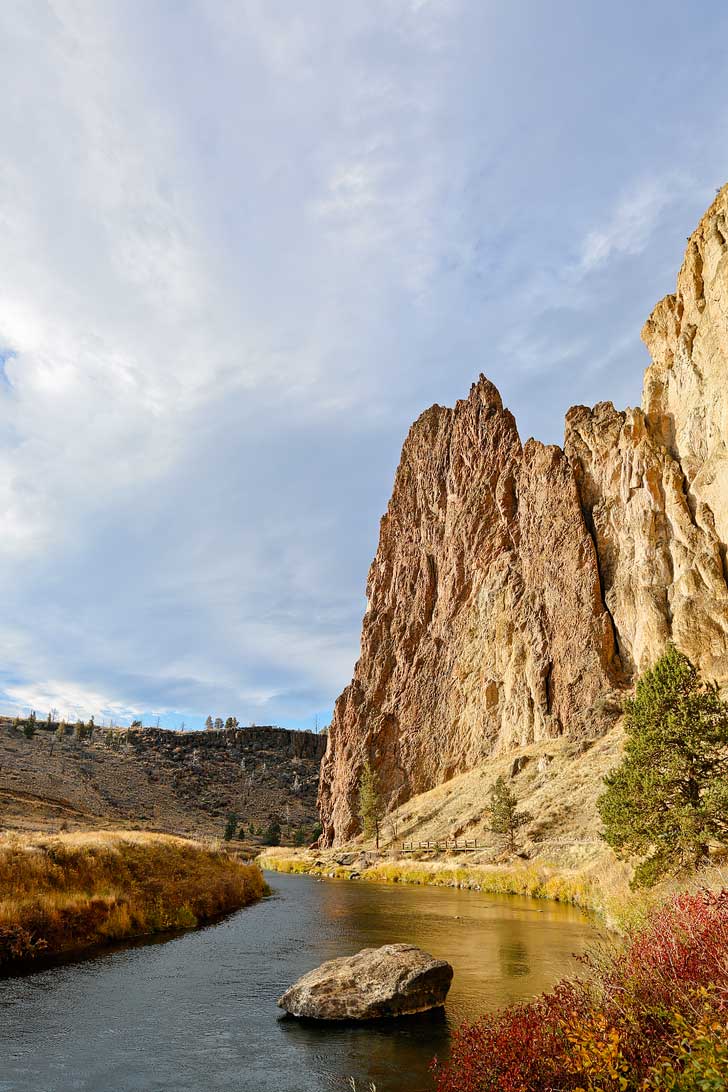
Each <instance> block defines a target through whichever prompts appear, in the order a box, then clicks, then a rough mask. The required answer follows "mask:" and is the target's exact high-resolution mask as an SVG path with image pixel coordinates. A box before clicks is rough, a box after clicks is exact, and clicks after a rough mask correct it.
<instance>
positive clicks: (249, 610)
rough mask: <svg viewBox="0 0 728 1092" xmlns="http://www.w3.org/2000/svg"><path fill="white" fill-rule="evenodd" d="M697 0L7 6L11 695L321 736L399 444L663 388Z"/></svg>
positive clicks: (71, 711) (2, 41) (703, 168)
mask: <svg viewBox="0 0 728 1092" xmlns="http://www.w3.org/2000/svg"><path fill="white" fill-rule="evenodd" d="M727 39H728V7H727V6H726V5H725V3H724V0H721V2H714V0H703V3H701V4H700V5H699V7H698V8H695V10H694V11H693V10H691V9H690V8H689V6H687V7H686V5H685V4H684V3H677V2H674V0H660V2H659V3H657V2H653V0H642V2H641V3H640V4H635V3H634V2H633V0H629V2H625V0H615V2H612V3H610V4H596V3H584V2H583V0H495V2H494V0H367V2H366V3H341V0H308V2H307V3H306V4H301V3H300V2H298V0H285V2H282V0H237V2H234V3H232V2H226V0H154V3H149V2H148V0H114V2H111V0H81V2H74V0H45V2H42V0H6V2H5V3H3V4H0V47H1V48H2V70H3V77H4V78H3V94H2V96H0V140H1V142H2V154H1V157H0V227H1V230H0V238H1V239H2V246H1V247H0V254H1V255H2V259H1V262H2V265H1V270H0V604H1V607H0V648H1V649H2V654H1V655H0V710H3V711H4V712H11V713H13V712H23V711H27V710H28V709H30V708H34V709H36V710H37V711H38V712H39V714H42V715H45V713H46V711H47V710H49V709H51V708H53V709H57V710H58V711H59V713H60V714H62V715H66V716H68V717H73V718H74V719H75V718H76V717H79V716H82V717H84V718H85V717H88V716H90V715H92V714H93V715H94V716H95V718H96V721H97V723H98V722H99V721H106V722H107V723H108V722H109V721H110V720H113V721H114V722H115V723H120V724H123V723H128V722H129V721H130V720H131V719H132V718H136V717H139V716H141V717H142V719H144V720H145V723H154V722H155V721H156V718H157V717H158V718H159V720H160V723H161V724H163V725H166V726H169V727H178V726H179V725H180V724H181V723H182V722H184V723H185V725H186V727H188V728H196V727H200V726H201V724H202V722H203V720H204V717H205V716H206V715H207V714H208V713H211V714H212V715H213V716H216V715H220V716H223V717H227V716H228V715H235V716H237V717H238V719H239V720H240V722H241V723H243V724H246V723H251V722H254V723H257V724H280V725H284V726H291V727H314V726H315V725H316V724H318V725H319V726H323V725H324V724H326V723H327V721H328V719H329V717H330V711H331V707H332V705H333V702H334V700H335V698H336V696H337V695H338V693H339V692H340V691H341V690H342V689H343V687H344V686H345V685H346V684H347V682H348V681H349V679H350V677H351V674H352V670H353V666H354V662H355V660H356V657H357V654H358V648H359V631H360V624H361V617H362V613H363V609H364V605H365V601H364V591H365V584H366V574H367V570H368V566H369V564H370V561H371V559H372V557H373V555H374V551H375V549H376V544H377V536H378V524H379V519H380V517H381V515H382V513H383V512H384V510H385V508H386V504H387V501H388V498H389V494H390V491H391V486H392V480H393V476H394V471H395V469H396V466H397V462H398V459H399V452H400V449H401V445H402V441H403V439H404V437H405V435H406V433H407V430H408V428H409V426H410V424H411V422H412V421H413V420H414V419H415V418H416V417H417V416H418V415H419V414H420V413H421V412H422V411H423V410H424V409H425V408H427V406H429V405H431V404H432V403H433V402H439V403H440V404H444V405H452V404H454V402H455V401H456V400H457V399H458V398H462V397H465V396H466V395H467V393H468V390H469V387H470V384H471V383H472V382H473V380H474V379H475V378H476V377H477V375H478V374H479V373H480V372H481V371H482V372H485V374H486V375H487V376H488V377H489V378H490V379H491V380H493V382H494V383H495V384H496V385H497V386H498V387H499V389H500V391H501V393H502V395H503V398H504V401H505V402H506V404H507V405H508V406H509V407H510V408H511V409H512V410H513V412H514V413H515V415H516V418H517V420H518V423H519V429H520V432H521V436H522V438H523V439H524V440H525V439H526V438H527V437H528V436H531V435H533V436H536V437H537V438H539V439H541V440H544V441H547V442H557V443H558V442H560V441H561V439H562V436H563V417H564V413H565V411H566V410H567V408H568V407H569V406H570V405H572V404H574V403H586V404H593V403H594V402H597V401H602V400H607V399H608V400H612V401H613V402H614V403H615V404H616V405H618V406H620V407H623V406H625V405H629V404H632V405H633V404H635V403H637V402H638V401H639V397H640V388H641V379H642V372H643V370H644V368H645V366H646V364H647V362H648V361H647V354H646V351H645V350H644V348H643V346H642V344H641V342H640V339H639V332H640V329H641V326H642V324H643V322H644V320H645V319H646V318H647V316H648V314H649V313H650V311H651V309H652V307H653V306H654V304H655V303H656V302H657V300H658V299H660V298H661V297H662V296H663V295H665V294H666V293H667V292H669V291H671V290H672V289H673V287H674V282H675V276H676V273H677V270H678V268H679V265H680V262H681V260H682V255H683V251H684V248H685V240H686V236H687V235H689V233H690V232H691V231H692V229H693V228H694V227H695V225H696V223H697V221H698V219H699V217H700V215H701V214H702V212H703V210H704V209H705V208H706V207H707V206H708V204H709V203H710V201H711V200H712V198H713V196H714V194H715V190H716V189H717V188H718V187H719V186H721V185H722V184H723V183H724V182H725V181H726V180H728V66H726V64H725V52H724V50H725V42H726V40H727Z"/></svg>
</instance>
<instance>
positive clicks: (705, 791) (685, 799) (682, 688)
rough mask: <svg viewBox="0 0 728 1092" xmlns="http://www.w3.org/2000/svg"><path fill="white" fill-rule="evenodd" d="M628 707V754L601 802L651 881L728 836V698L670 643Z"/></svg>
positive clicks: (610, 831) (622, 852)
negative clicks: (724, 698) (723, 699)
mask: <svg viewBox="0 0 728 1092" xmlns="http://www.w3.org/2000/svg"><path fill="white" fill-rule="evenodd" d="M624 711H625V714H626V731H627V741H626V744H625V750H624V759H623V760H622V763H621V765H620V766H618V767H617V768H616V769H614V770H612V771H611V772H610V773H609V774H608V775H607V777H606V778H605V783H606V786H607V789H606V792H605V793H604V795H603V796H602V797H601V798H600V799H599V801H598V805H597V806H598V808H599V814H600V815H601V819H602V822H603V824H604V838H605V839H606V841H607V842H608V844H609V845H610V846H611V847H612V848H613V849H614V850H615V852H616V853H617V855H618V856H620V857H630V856H634V857H641V858H642V861H641V863H640V864H639V865H638V867H637V869H636V870H635V875H634V880H633V884H634V885H635V886H650V885H652V884H654V883H655V882H656V881H657V880H658V879H659V878H660V877H661V876H664V875H666V874H667V873H670V872H673V873H674V872H679V871H681V870H684V869H689V868H694V867H696V866H697V865H699V864H700V863H701V862H703V861H705V860H707V858H708V850H709V844H710V842H711V841H712V840H715V841H717V842H721V843H724V844H725V843H726V842H727V841H728V705H726V703H725V702H724V701H722V700H721V697H720V694H719V692H718V688H717V686H716V685H715V684H713V683H709V682H703V681H702V680H701V679H700V676H699V674H698V671H697V669H696V668H695V667H694V665H693V664H692V663H691V662H690V660H689V659H688V658H687V656H684V655H683V654H682V653H681V652H678V651H677V649H676V648H675V647H674V646H672V645H670V646H669V647H668V648H667V650H666V652H665V653H664V654H663V656H661V657H660V659H659V660H658V661H657V663H656V664H655V666H654V667H653V668H651V669H650V670H649V671H646V672H645V673H644V675H643V676H642V677H641V678H640V679H639V681H638V683H637V687H636V692H635V696H634V698H631V699H628V700H627V701H626V702H625V706H624Z"/></svg>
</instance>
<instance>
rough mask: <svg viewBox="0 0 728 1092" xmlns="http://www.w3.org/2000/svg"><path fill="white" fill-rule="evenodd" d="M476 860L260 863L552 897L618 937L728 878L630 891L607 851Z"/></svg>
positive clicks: (269, 854) (274, 853)
mask: <svg viewBox="0 0 728 1092" xmlns="http://www.w3.org/2000/svg"><path fill="white" fill-rule="evenodd" d="M474 856H476V855H475V854H472V855H470V854H465V853H463V854H458V856H457V857H449V856H447V855H444V854H431V855H430V856H429V858H428V859H424V860H414V859H413V858H412V857H398V858H397V857H394V856H392V855H391V854H388V853H386V852H383V853H380V854H377V853H375V852H374V851H365V850H362V849H352V850H348V851H347V850H341V849H340V850H322V851H313V850H298V849H288V848H280V849H277V848H276V849H267V850H266V851H265V852H264V853H262V854H261V855H260V856H259V857H258V858H257V860H258V863H259V864H260V866H261V868H265V869H268V870H269V871H271V872H285V873H293V874H306V875H311V876H318V877H322V878H323V877H325V878H327V879H337V880H354V881H356V882H367V881H368V882H371V883H393V884H414V885H419V886H425V887H451V888H458V889H461V890H469V891H482V892H484V893H485V894H490V895H525V896H527V897H528V898H532V899H549V900H552V901H554V902H559V903H565V904H567V905H570V906H577V907H579V908H580V909H582V910H587V911H590V912H591V913H595V914H597V915H599V917H600V918H601V919H602V920H603V921H604V923H605V924H606V926H607V927H608V928H609V929H611V930H613V931H616V932H618V933H625V932H627V931H629V930H631V929H634V928H636V927H638V926H639V925H641V924H642V923H643V922H644V921H645V919H646V918H647V916H648V915H649V914H650V913H651V912H652V911H654V909H655V908H656V907H658V906H660V905H661V904H662V903H663V902H664V901H665V900H666V899H667V898H669V897H670V896H671V895H673V894H678V893H679V892H681V891H684V890H687V891H694V890H696V889H698V888H705V889H707V890H712V891H718V890H721V889H722V888H723V887H725V886H726V882H727V880H728V875H727V870H726V868H725V866H723V867H720V866H718V865H715V866H713V867H710V868H707V869H705V870H703V871H701V872H700V873H698V874H695V875H694V876H692V877H686V878H683V879H682V880H680V881H676V880H667V881H665V882H663V883H662V884H660V885H658V886H657V887H655V888H651V889H641V890H637V891H633V890H631V888H630V886H629V880H630V876H631V872H630V869H629V868H628V866H627V865H625V864H623V863H621V862H619V861H617V860H616V859H614V857H613V856H612V854H611V853H609V852H608V851H605V853H604V854H603V856H602V857H600V858H597V859H594V860H591V861H590V862H589V863H588V864H585V865H584V866H583V867H581V868H571V869H570V868H564V867H562V866H559V865H556V864H552V863H549V862H543V861H528V862H526V861H520V860H514V861H513V863H507V864H497V865H496V864H493V865H491V864H486V863H483V862H482V861H478V860H477V859H476V860H472V859H469V858H471V857H474Z"/></svg>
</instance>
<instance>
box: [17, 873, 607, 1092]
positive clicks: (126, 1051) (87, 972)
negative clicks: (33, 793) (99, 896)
mask: <svg viewBox="0 0 728 1092" xmlns="http://www.w3.org/2000/svg"><path fill="white" fill-rule="evenodd" d="M269 879H270V883H271V885H272V886H273V888H274V890H275V892H276V895H275V897H274V898H272V899H270V900H268V901H266V902H264V903H261V904H259V905H258V906H254V907H251V908H249V909H248V910H243V911H241V912H240V913H238V914H236V915H234V916H233V917H231V918H229V919H227V920H226V921H224V922H222V923H220V924H219V925H216V926H214V927H212V928H209V929H206V930H203V931H200V932H195V933H188V934H185V935H184V936H182V937H179V938H178V939H176V940H172V941H170V942H169V943H166V944H162V945H159V944H157V945H150V946H147V947H137V948H131V949H125V950H123V951H116V952H105V953H104V954H103V955H101V956H97V957H96V958H94V959H90V960H86V961H84V962H82V963H77V964H68V965H65V966H62V967H56V968H54V969H48V970H43V971H41V972H40V973H38V974H35V975H31V976H26V977H23V978H17V979H12V980H6V981H4V982H0V1092H101V1090H104V1092H107V1090H108V1092H111V1090H113V1092H136V1090H137V1089H138V1090H140V1092H141V1090H143V1092H202V1090H204V1092H321V1090H330V1092H339V1090H340V1092H347V1089H348V1088H349V1084H348V1081H349V1077H355V1078H356V1079H357V1080H358V1082H359V1088H360V1089H366V1088H367V1083H366V1082H368V1081H373V1082H374V1083H375V1084H376V1085H377V1092H427V1090H431V1089H432V1087H433V1082H432V1077H431V1074H430V1072H429V1063H430V1060H431V1058H432V1056H433V1055H434V1054H438V1055H440V1056H445V1055H446V1054H447V1050H448V1043H449V1037H450V1033H451V1030H452V1028H453V1027H455V1026H457V1024H458V1023H460V1021H461V1020H463V1019H474V1018H476V1017H477V1016H478V1015H480V1014H481V1013H482V1012H484V1011H485V1010H487V1009H491V1008H493V1007H495V1006H498V1005H503V1004H508V1003H509V1002H512V1001H520V1000H524V999H525V998H528V997H530V996H532V995H533V994H535V993H538V992H540V991H541V990H543V989H547V988H549V987H550V986H551V985H552V984H553V983H554V982H555V981H556V979H557V978H559V977H560V976H562V975H564V974H568V973H571V972H572V971H573V970H574V969H575V963H574V960H573V958H572V953H574V952H582V951H584V950H585V948H586V947H587V946H588V945H589V944H591V943H592V942H593V940H594V930H593V926H592V925H591V923H590V922H589V921H588V920H587V919H586V918H585V917H584V916H583V915H581V914H580V913H579V912H578V911H576V910H572V909H569V908H566V907H560V906H557V905H549V904H547V903H544V904H538V905H535V904H534V903H532V902H529V901H528V900H526V899H517V898H495V897H491V896H486V895H482V894H477V893H473V892H465V891H455V890H450V889H436V888H408V887H388V886H384V885H381V886H380V885H374V884H356V883H342V882H339V883H336V882H324V883H316V882H315V881H313V880H310V879H309V878H307V877H300V876H277V875H273V876H271V877H269ZM396 941H403V942H409V943H413V944H418V945H419V946H420V947H422V948H424V949H425V950H426V951H429V952H431V953H432V954H433V955H434V956H440V957H443V958H446V959H448V960H449V961H450V962H451V963H452V964H453V966H454V968H455V977H454V980H453V985H452V988H451V990H450V995H449V997H448V1002H447V1007H446V1009H445V1011H444V1013H443V1012H440V1013H437V1014H434V1015H432V1016H430V1017H429V1018H424V1019H423V1018H422V1017H419V1018H414V1019H410V1020H399V1021H395V1022H393V1023H391V1024H388V1023H384V1024H373V1025H363V1026H336V1027H321V1026H319V1025H316V1024H304V1023H301V1022H299V1021H296V1020H293V1019H290V1018H285V1017H282V1015H281V1012H280V1010H279V1009H278V1008H277V1007H276V1003H275V1002H276V998H277V997H278V996H280V994H281V993H283V991H284V990H285V989H286V988H287V987H288V986H289V985H291V983H292V982H294V981H295V980H296V979H297V978H298V977H299V976H300V975H302V974H304V973H305V972H306V971H308V970H311V968H313V967H315V966H317V965H318V964H319V963H321V962H322V961H323V960H325V959H331V958H334V957H335V956H340V955H350V954H352V953H353V952H356V951H358V950H359V949H360V948H363V947H367V946H373V945H379V944H385V943H393V942H396Z"/></svg>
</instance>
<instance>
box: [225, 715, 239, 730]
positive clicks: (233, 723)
mask: <svg viewBox="0 0 728 1092" xmlns="http://www.w3.org/2000/svg"><path fill="white" fill-rule="evenodd" d="M238 727H239V724H238V718H237V717H228V719H227V720H226V721H225V731H226V732H234V731H235V729H236V728H238Z"/></svg>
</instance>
